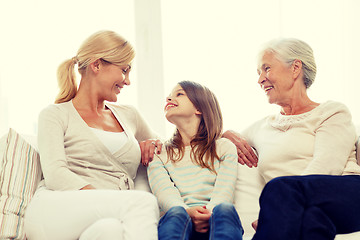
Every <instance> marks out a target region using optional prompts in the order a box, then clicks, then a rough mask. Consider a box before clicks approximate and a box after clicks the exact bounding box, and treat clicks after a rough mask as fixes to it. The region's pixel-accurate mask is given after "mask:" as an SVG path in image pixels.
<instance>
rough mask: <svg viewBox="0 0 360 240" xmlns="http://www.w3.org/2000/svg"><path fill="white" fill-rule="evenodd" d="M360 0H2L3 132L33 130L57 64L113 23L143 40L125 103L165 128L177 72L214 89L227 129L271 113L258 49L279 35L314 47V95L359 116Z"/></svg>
mask: <svg viewBox="0 0 360 240" xmlns="http://www.w3.org/2000/svg"><path fill="white" fill-rule="evenodd" d="M359 10H360V1H358V0H342V1H340V0H302V1H295V0H246V1H245V0H181V1H178V0H104V1H101V2H99V1H95V0H77V1H71V0H62V1H60V0H58V1H56V0H54V1H47V0H17V1H2V2H0V32H1V38H0V52H1V58H0V124H1V125H0V134H1V133H3V132H4V131H6V129H7V128H8V127H13V128H15V129H17V130H19V131H21V132H26V133H35V132H36V122H37V115H38V113H39V111H40V110H41V109H42V108H43V107H45V106H46V105H48V104H49V103H52V102H53V101H54V97H55V95H56V94H57V82H56V68H57V66H58V65H59V64H60V62H61V61H63V60H64V59H66V58H71V57H73V56H74V55H75V54H76V51H77V49H78V47H79V45H80V44H81V42H82V41H83V40H84V39H85V38H86V37H87V36H89V35H90V34H91V33H93V32H95V31H98V30H101V29H112V30H115V31H117V32H119V33H120V34H122V35H123V36H124V37H126V38H127V39H128V40H129V41H131V42H132V43H133V44H134V45H135V48H136V49H137V58H136V61H135V64H134V68H133V70H134V71H132V73H131V80H132V83H131V86H129V87H127V88H126V89H124V90H125V91H122V92H121V94H120V97H119V102H121V103H126V104H133V105H135V106H136V107H138V108H139V109H140V111H141V113H142V114H143V115H144V116H145V118H146V119H147V120H148V121H149V123H150V124H151V125H152V126H153V127H154V129H156V130H157V131H159V132H160V134H162V135H166V136H168V135H170V134H171V133H172V130H173V127H172V126H171V125H170V124H166V131H165V130H163V128H164V125H165V124H164V122H165V120H164V117H163V114H162V109H163V104H164V100H165V96H167V94H168V93H169V92H170V90H171V89H172V88H173V87H174V85H175V84H176V83H177V82H178V81H181V80H185V79H188V80H194V81H198V82H201V83H203V84H205V85H207V86H208V87H209V88H210V89H212V90H213V91H214V92H215V94H216V95H217V97H218V99H219V101H220V104H221V107H222V110H223V115H224V123H225V128H234V129H239V130H240V129H242V128H244V127H245V126H247V125H248V124H250V123H252V122H253V121H255V120H257V119H259V118H261V117H263V116H265V115H266V114H268V113H270V112H274V111H278V108H277V107H276V106H272V105H269V104H268V103H267V100H266V97H265V96H264V94H263V92H262V91H261V90H260V88H259V87H258V86H257V83H256V81H257V74H256V62H255V56H256V53H257V51H258V48H259V46H260V45H261V44H262V43H263V42H265V41H267V40H270V39H272V38H275V37H281V36H284V37H297V38H300V39H303V40H305V41H306V42H308V43H309V44H310V45H311V46H312V47H313V49H314V52H315V57H316V60H317V65H318V76H317V78H316V81H315V83H314V85H313V86H312V87H311V89H310V90H309V94H310V96H311V97H312V98H313V100H315V101H318V102H322V101H325V100H327V99H334V100H338V101H342V102H344V103H345V104H346V105H347V106H348V107H349V108H350V110H351V111H352V113H353V116H354V121H355V122H357V123H360V110H359V108H358V106H357V102H359V100H358V97H357V94H358V91H359V89H360V77H359V75H358V74H357V68H358V66H357V65H358V62H359V61H358V60H357V57H358V56H359V55H360V45H359V44H358V43H359V42H360V32H359V31H360V30H359V29H360V28H359V26H360V15H359V14H358V12H359Z"/></svg>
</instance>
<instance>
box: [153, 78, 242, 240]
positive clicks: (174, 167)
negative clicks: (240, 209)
mask: <svg viewBox="0 0 360 240" xmlns="http://www.w3.org/2000/svg"><path fill="white" fill-rule="evenodd" d="M165 116H166V118H167V120H168V121H169V122H171V123H172V124H174V125H175V126H176V131H175V133H174V136H173V137H172V138H171V139H170V140H169V141H167V142H166V143H165V147H166V151H163V152H162V153H161V154H157V155H155V156H154V158H153V161H151V162H150V164H149V167H148V177H149V183H150V187H151V190H152V191H153V193H154V194H155V196H156V197H157V198H158V202H159V205H160V208H161V210H162V212H163V213H165V215H164V216H163V217H162V218H161V220H160V222H159V228H158V229H159V230H158V232H159V240H165V239H169V240H176V239H184V240H185V239H194V240H201V239H214V240H215V239H218V240H220V239H221V240H226V239H229V240H230V239H231V240H236V239H242V234H243V229H242V226H241V222H240V219H239V216H238V214H237V212H236V210H235V208H234V206H233V205H232V202H233V196H234V191H235V182H236V178H237V155H236V147H235V145H234V144H232V143H231V142H230V141H229V140H228V139H225V138H221V133H222V126H223V124H222V115H221V111H220V107H219V104H218V102H217V99H216V97H215V95H214V94H213V93H212V92H211V91H210V90H209V89H208V88H206V87H204V86H202V85H200V84H198V83H195V82H191V81H183V82H180V83H179V84H178V85H176V87H175V88H174V89H173V91H172V92H171V94H170V95H169V97H168V98H167V103H166V106H165Z"/></svg>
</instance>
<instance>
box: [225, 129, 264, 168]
mask: <svg viewBox="0 0 360 240" xmlns="http://www.w3.org/2000/svg"><path fill="white" fill-rule="evenodd" d="M223 137H224V138H227V139H229V140H230V141H232V142H233V143H234V144H235V146H236V148H237V153H238V161H239V163H240V164H242V165H244V164H246V165H247V166H248V167H257V163H258V158H257V156H256V154H255V152H254V150H253V149H252V148H251V146H250V145H249V144H248V143H247V141H246V140H245V139H244V138H243V137H241V136H240V134H239V133H237V132H234V131H231V130H228V131H226V132H224V134H223Z"/></svg>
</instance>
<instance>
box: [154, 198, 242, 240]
mask: <svg viewBox="0 0 360 240" xmlns="http://www.w3.org/2000/svg"><path fill="white" fill-rule="evenodd" d="M209 221H210V222H209V228H210V229H209V231H208V232H207V233H205V234H203V233H198V232H196V231H195V230H194V228H193V223H192V221H191V218H190V216H189V215H188V213H187V212H186V210H185V209H184V208H183V207H172V208H171V209H169V211H167V212H166V214H165V215H164V216H163V217H162V218H161V219H160V221H159V227H158V230H159V231H158V233H159V240H166V239H169V240H203V239H211V240H241V239H242V235H243V233H244V231H243V228H242V226H241V222H240V219H239V216H238V214H237V212H236V209H235V208H234V206H233V205H232V204H229V203H221V204H219V205H217V206H216V207H215V208H214V209H213V213H212V215H211V217H210V220H209Z"/></svg>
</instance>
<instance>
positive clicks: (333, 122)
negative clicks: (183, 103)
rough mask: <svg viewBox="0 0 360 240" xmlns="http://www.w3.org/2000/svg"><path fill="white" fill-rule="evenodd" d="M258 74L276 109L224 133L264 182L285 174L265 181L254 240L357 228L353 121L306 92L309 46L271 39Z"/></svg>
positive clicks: (310, 72)
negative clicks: (252, 122) (318, 101)
mask: <svg viewBox="0 0 360 240" xmlns="http://www.w3.org/2000/svg"><path fill="white" fill-rule="evenodd" d="M258 74H259V80H258V83H259V85H260V86H261V88H262V89H263V90H264V92H265V94H266V95H267V97H268V101H269V103H271V104H277V105H279V106H280V112H279V113H276V114H274V115H270V116H267V117H265V118H263V119H261V120H259V121H257V122H255V123H254V124H253V125H251V126H250V127H249V128H247V129H246V130H245V131H244V132H242V133H241V134H238V133H236V132H234V131H227V132H225V133H224V137H227V138H229V139H230V140H232V141H233V142H234V143H235V144H236V146H237V147H238V156H239V162H240V163H242V164H247V165H248V166H258V171H259V173H260V174H261V176H262V177H263V178H264V179H265V181H266V182H269V181H270V180H272V179H274V178H277V177H280V176H288V177H282V178H277V179H274V180H272V181H270V182H269V183H268V184H267V185H266V186H265V188H264V190H263V193H262V196H261V198H260V208H261V210H260V215H259V222H258V228H257V232H256V234H255V236H254V238H253V239H255V240H259V239H267V240H271V239H277V240H281V239H284V240H285V239H286V240H289V239H292V240H294V239H316V240H319V239H334V237H335V235H336V234H338V233H348V232H352V231H358V230H360V218H358V219H356V220H355V219H354V217H353V216H358V215H359V214H360V208H359V207H358V203H359V202H360V194H358V190H360V177H359V176H358V175H357V174H359V173H360V167H359V165H357V162H356V157H355V142H356V132H355V127H354V125H353V123H352V120H351V114H350V112H349V110H348V109H347V107H346V106H344V105H343V104H341V103H339V102H334V101H327V102H323V103H317V102H315V101H313V100H311V99H310V98H309V96H308V95H307V89H308V88H309V87H310V86H311V85H312V83H313V82H314V79H315V75H316V65H315V61H314V56H313V51H312V49H311V47H310V46H309V45H308V44H306V43H305V42H303V41H300V40H298V39H277V40H273V41H271V42H269V43H268V44H267V45H266V46H265V47H264V49H263V50H262V51H261V52H260V54H259V64H258ZM252 149H255V151H256V152H257V155H258V159H259V160H258V159H257V158H256V156H255V154H254V153H253V150H252ZM315 174H316V175H315ZM294 175H310V176H294ZM330 175H352V176H342V177H341V176H330ZM356 184H357V185H356ZM356 186H359V188H358V189H356ZM356 192H357V193H356ZM355 193H356V195H357V196H354V195H353V194H355ZM354 210H356V211H357V212H356V213H358V214H355V212H354ZM255 226H256V224H255Z"/></svg>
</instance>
